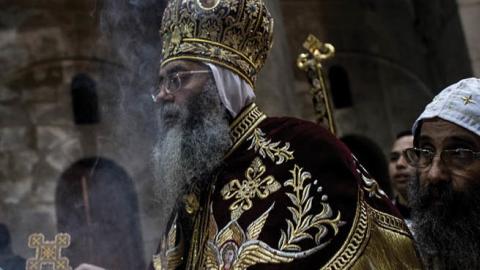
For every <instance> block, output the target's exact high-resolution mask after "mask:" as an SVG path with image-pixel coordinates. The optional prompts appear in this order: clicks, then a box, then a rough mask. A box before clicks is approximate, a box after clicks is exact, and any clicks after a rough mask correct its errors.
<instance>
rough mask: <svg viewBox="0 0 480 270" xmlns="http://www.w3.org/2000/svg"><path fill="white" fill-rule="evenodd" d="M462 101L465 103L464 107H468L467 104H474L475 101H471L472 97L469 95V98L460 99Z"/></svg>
mask: <svg viewBox="0 0 480 270" xmlns="http://www.w3.org/2000/svg"><path fill="white" fill-rule="evenodd" d="M462 100H463V102H464V103H465V105H468V104H475V100H473V96H472V95H470V96H468V97H467V96H464V97H462Z"/></svg>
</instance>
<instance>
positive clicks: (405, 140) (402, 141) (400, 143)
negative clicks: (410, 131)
mask: <svg viewBox="0 0 480 270" xmlns="http://www.w3.org/2000/svg"><path fill="white" fill-rule="evenodd" d="M410 147H413V136H412V135H406V136H402V137H400V138H398V139H396V140H395V142H394V143H393V145H392V151H397V150H404V149H407V148H410Z"/></svg>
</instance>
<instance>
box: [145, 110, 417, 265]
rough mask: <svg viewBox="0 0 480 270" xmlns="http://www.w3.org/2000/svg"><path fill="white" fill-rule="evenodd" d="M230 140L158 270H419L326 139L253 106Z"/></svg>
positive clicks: (392, 218) (374, 197) (368, 187)
mask: <svg viewBox="0 0 480 270" xmlns="http://www.w3.org/2000/svg"><path fill="white" fill-rule="evenodd" d="M252 106H254V107H253V108H252ZM231 133H232V138H233V141H234V146H233V148H232V150H231V151H230V152H229V153H228V155H227V157H226V158H225V163H224V166H222V168H220V170H219V172H218V173H217V174H216V175H215V178H214V179H212V185H211V186H210V187H208V188H207V189H206V191H205V192H204V193H202V194H201V196H200V198H198V201H199V205H200V207H198V209H196V210H195V211H191V209H192V207H191V203H184V207H183V209H180V211H179V213H178V214H177V216H176V218H175V219H174V220H173V222H172V226H171V227H170V230H169V232H168V234H167V236H168V237H166V238H165V241H164V242H163V245H162V246H163V248H162V249H161V252H160V253H159V254H158V255H156V256H155V258H154V264H155V265H156V267H155V269H247V268H248V269H320V268H322V267H323V268H322V269H367V268H366V267H372V268H375V269H383V270H388V269H392V270H393V269H396V270H399V269H420V261H419V259H418V257H417V254H416V252H415V249H414V246H413V241H412V238H411V235H410V233H409V231H408V229H407V228H406V226H405V224H404V223H403V221H402V220H401V219H400V215H399V214H398V213H397V212H396V210H395V209H394V207H393V206H392V205H391V203H390V202H389V200H388V199H387V197H386V196H385V195H384V193H383V192H382V191H381V190H380V189H379V187H378V184H377V183H376V182H375V181H374V180H373V179H371V178H370V177H369V176H368V174H367V173H366V172H365V171H364V170H363V168H362V167H361V166H360V165H359V164H358V162H357V161H356V160H355V159H354V157H353V156H352V155H351V153H350V151H349V150H348V149H347V148H346V147H345V146H344V145H343V144H342V143H341V142H340V141H339V140H337V139H336V138H335V137H334V136H333V135H332V134H331V133H330V132H329V131H327V130H326V129H324V128H322V127H320V126H318V125H316V124H313V123H310V122H306V121H302V120H298V119H293V118H266V117H265V116H264V115H263V114H262V113H261V112H260V111H258V109H257V108H256V106H255V105H251V106H250V107H249V108H247V109H246V110H245V111H244V112H243V113H242V114H240V116H239V117H237V119H236V120H235V121H234V122H233V124H232V126H231ZM192 196H194V195H192ZM187 227H188V228H187ZM160 266H161V267H160ZM368 269H370V268H368Z"/></svg>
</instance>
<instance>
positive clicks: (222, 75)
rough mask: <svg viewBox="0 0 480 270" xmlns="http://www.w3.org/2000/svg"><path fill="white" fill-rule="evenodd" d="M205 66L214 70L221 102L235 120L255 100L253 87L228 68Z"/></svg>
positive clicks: (208, 64) (212, 65)
mask: <svg viewBox="0 0 480 270" xmlns="http://www.w3.org/2000/svg"><path fill="white" fill-rule="evenodd" d="M205 64H206V65H207V66H208V67H209V68H210V69H211V70H212V73H213V77H214V78H215V84H216V85H217V89H218V94H219V95H220V100H221V101H222V103H223V105H224V106H225V108H227V110H228V112H230V114H231V115H232V117H234V118H235V117H236V116H237V115H238V114H239V113H240V111H241V110H242V109H243V108H244V107H245V106H246V105H248V104H250V103H251V102H253V101H254V100H255V93H254V92H253V89H252V87H251V86H250V85H249V84H248V83H247V82H246V81H245V80H243V79H241V78H240V76H238V75H237V74H235V73H233V72H232V71H230V70H228V69H226V68H223V67H220V66H217V65H214V64H210V63H205Z"/></svg>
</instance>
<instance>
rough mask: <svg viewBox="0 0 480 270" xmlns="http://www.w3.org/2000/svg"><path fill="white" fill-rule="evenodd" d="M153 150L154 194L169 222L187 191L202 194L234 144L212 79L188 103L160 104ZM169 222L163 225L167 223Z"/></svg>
mask: <svg viewBox="0 0 480 270" xmlns="http://www.w3.org/2000/svg"><path fill="white" fill-rule="evenodd" d="M157 119H158V120H159V131H158V140H157V143H156V145H155V147H154V149H153V165H154V168H155V169H154V171H155V178H156V179H155V184H156V186H155V193H156V198H157V200H158V201H159V202H160V207H161V209H162V216H163V217H164V219H163V220H164V222H167V220H168V217H169V216H170V214H171V213H172V211H173V210H174V209H175V208H176V207H177V204H178V202H179V199H181V198H182V197H183V195H184V194H185V193H186V192H195V193H197V194H199V193H200V192H202V191H205V190H206V189H207V188H208V186H209V184H210V182H211V181H212V175H211V174H212V173H213V172H214V171H215V170H216V169H217V168H218V167H219V166H220V165H221V163H222V162H223V158H224V156H225V154H226V152H227V151H228V149H229V148H230V146H231V145H232V142H231V138H230V128H229V121H228V114H227V111H226V110H225V107H224V106H223V105H222V103H221V101H220V98H219V96H218V91H217V89H216V86H215V84H214V82H213V80H209V81H208V82H207V83H206V85H205V87H204V91H203V92H202V93H201V94H199V95H197V96H192V97H191V98H190V99H189V102H188V104H187V106H184V107H179V106H176V105H175V104H172V103H167V104H161V108H160V109H159V112H158V117H157ZM165 225H166V224H164V226H165Z"/></svg>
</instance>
